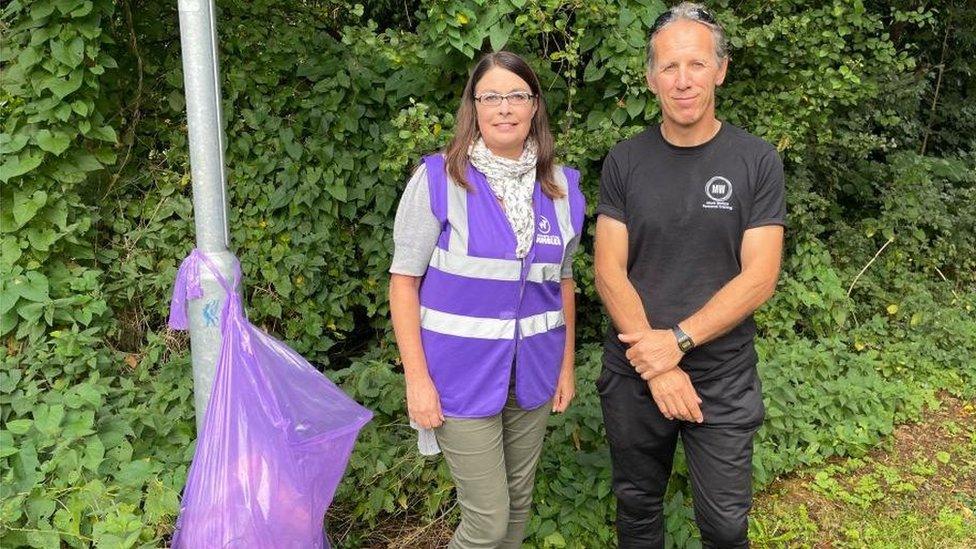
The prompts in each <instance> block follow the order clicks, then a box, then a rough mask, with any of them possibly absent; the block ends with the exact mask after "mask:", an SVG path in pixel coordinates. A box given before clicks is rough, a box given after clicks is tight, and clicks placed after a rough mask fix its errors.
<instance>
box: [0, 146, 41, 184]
mask: <svg viewBox="0 0 976 549" xmlns="http://www.w3.org/2000/svg"><path fill="white" fill-rule="evenodd" d="M43 159H44V154H43V153H41V152H38V151H28V152H26V153H21V154H20V155H19V156H11V157H8V158H7V161H6V162H4V163H3V164H0V181H2V182H4V183H6V182H7V181H9V180H10V179H12V178H14V177H17V176H19V175H24V174H25V173H27V172H29V171H31V170H33V169H35V168H37V167H38V166H40V165H41V161H42V160H43Z"/></svg>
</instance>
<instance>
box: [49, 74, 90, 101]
mask: <svg viewBox="0 0 976 549" xmlns="http://www.w3.org/2000/svg"><path fill="white" fill-rule="evenodd" d="M84 75H85V73H84V70H82V69H75V70H73V71H71V74H70V75H68V78H66V79H65V78H59V77H57V76H52V77H50V78H49V79H48V81H47V82H46V83H45V87H47V88H48V89H50V90H51V91H52V92H53V93H54V96H55V97H57V98H58V99H64V98H65V97H67V96H69V95H71V94H72V93H74V92H75V91H76V90H77V89H78V88H80V87H81V83H82V81H83V77H84Z"/></svg>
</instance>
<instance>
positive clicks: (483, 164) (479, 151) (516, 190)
mask: <svg viewBox="0 0 976 549" xmlns="http://www.w3.org/2000/svg"><path fill="white" fill-rule="evenodd" d="M537 152H538V147H537V146H536V144H535V141H532V140H528V141H526V142H525V148H524V149H523V150H522V156H521V157H519V159H518V160H511V159H509V158H504V157H501V156H496V155H495V154H493V153H492V152H491V151H490V150H489V149H488V147H487V146H486V145H485V142H484V140H483V139H481V138H480V137H479V138H478V140H477V141H475V142H474V144H473V145H471V147H470V148H469V149H468V158H469V159H470V160H471V165H473V166H474V167H475V169H476V170H478V171H479V172H481V173H483V174H485V178H487V179H488V185H489V186H490V187H491V191H492V192H493V193H495V196H497V197H498V198H500V199H501V201H502V204H504V206H505V217H507V218H508V222H509V223H510V224H511V225H512V230H513V231H514V232H515V240H516V242H517V244H518V245H517V246H516V248H515V255H516V256H517V257H519V258H522V257H525V254H527V253H528V252H529V248H530V247H532V235H533V234H535V212H534V211H533V210H532V191H533V190H534V189H535V165H536V161H537V159H538V155H537Z"/></svg>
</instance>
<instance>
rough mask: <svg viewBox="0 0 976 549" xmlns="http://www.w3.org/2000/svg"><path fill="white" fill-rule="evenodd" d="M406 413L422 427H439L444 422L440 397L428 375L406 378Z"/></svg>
mask: <svg viewBox="0 0 976 549" xmlns="http://www.w3.org/2000/svg"><path fill="white" fill-rule="evenodd" d="M407 413H408V414H409V415H410V419H412V420H414V422H416V423H417V425H420V426H421V427H423V428H424V429H433V428H435V427H440V426H441V424H443V423H444V414H443V413H442V412H441V397H440V395H438V394H437V388H436V387H434V381H433V380H432V379H430V376H424V377H421V378H420V379H412V380H411V379H408V380H407Z"/></svg>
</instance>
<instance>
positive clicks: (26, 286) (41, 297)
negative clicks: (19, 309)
mask: <svg viewBox="0 0 976 549" xmlns="http://www.w3.org/2000/svg"><path fill="white" fill-rule="evenodd" d="M7 291H9V292H11V293H13V294H16V295H18V296H20V297H22V298H24V299H26V300H27V301H34V302H39V301H47V300H48V291H49V287H48V281H47V277H46V276H44V275H43V274H41V273H39V272H37V271H27V272H26V273H25V274H23V275H21V276H15V277H13V278H12V279H10V281H9V282H8V283H7Z"/></svg>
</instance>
